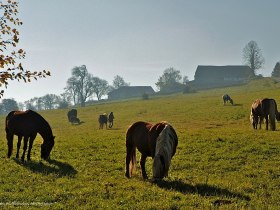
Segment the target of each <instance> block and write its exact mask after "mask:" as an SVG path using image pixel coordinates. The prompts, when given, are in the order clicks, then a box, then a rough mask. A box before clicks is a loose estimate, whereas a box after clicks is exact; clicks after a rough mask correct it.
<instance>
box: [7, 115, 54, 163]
mask: <svg viewBox="0 0 280 210" xmlns="http://www.w3.org/2000/svg"><path fill="white" fill-rule="evenodd" d="M37 133H39V134H40V135H41V136H42V138H43V144H42V145H41V158H43V159H45V160H47V159H49V157H50V152H51V150H52V148H53V146H54V138H55V137H54V136H53V133H52V129H51V127H50V125H49V123H48V122H47V121H46V120H45V119H44V118H43V117H42V116H41V115H39V114H38V113H36V112H34V111H32V110H27V111H11V112H10V113H9V114H8V115H7V117H6V138H7V143H8V158H10V157H11V155H12V151H13V137H14V135H17V136H18V143H17V154H16V157H17V158H19V149H20V146H21V140H22V137H23V138H24V139H23V141H24V146H23V153H22V156H21V160H22V161H24V157H25V152H26V150H27V144H28V141H29V147H28V153H27V160H30V152H31V149H32V145H33V142H34V139H35V138H36V136H37Z"/></svg>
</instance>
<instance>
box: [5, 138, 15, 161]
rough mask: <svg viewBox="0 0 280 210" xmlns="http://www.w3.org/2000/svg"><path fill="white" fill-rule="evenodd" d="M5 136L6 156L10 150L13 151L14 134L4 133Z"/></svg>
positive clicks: (10, 152) (9, 153)
mask: <svg viewBox="0 0 280 210" xmlns="http://www.w3.org/2000/svg"><path fill="white" fill-rule="evenodd" d="M6 138H7V144H8V155H7V156H8V158H10V157H11V155H12V152H13V140H14V135H13V134H8V133H7V134H6Z"/></svg>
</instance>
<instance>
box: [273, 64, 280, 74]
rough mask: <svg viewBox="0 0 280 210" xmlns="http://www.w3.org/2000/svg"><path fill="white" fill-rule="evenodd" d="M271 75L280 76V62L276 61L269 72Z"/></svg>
mask: <svg viewBox="0 0 280 210" xmlns="http://www.w3.org/2000/svg"><path fill="white" fill-rule="evenodd" d="M271 76H272V77H280V62H277V63H276V64H275V66H274V69H273V71H272V73H271Z"/></svg>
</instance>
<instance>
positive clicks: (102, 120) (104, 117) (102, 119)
mask: <svg viewBox="0 0 280 210" xmlns="http://www.w3.org/2000/svg"><path fill="white" fill-rule="evenodd" d="M98 122H99V129H103V127H104V125H105V126H106V129H107V122H108V117H107V114H106V113H104V114H101V115H99V118H98Z"/></svg>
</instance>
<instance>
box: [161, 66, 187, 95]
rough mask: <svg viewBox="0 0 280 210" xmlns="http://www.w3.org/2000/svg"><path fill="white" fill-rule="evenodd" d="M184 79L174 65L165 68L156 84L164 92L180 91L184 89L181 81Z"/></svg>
mask: <svg viewBox="0 0 280 210" xmlns="http://www.w3.org/2000/svg"><path fill="white" fill-rule="evenodd" d="M181 79H182V76H181V73H180V71H179V70H176V69H174V68H173V67H171V68H168V69H165V70H164V72H163V75H162V76H161V77H160V78H159V79H158V82H157V83H156V86H157V87H158V88H159V90H160V92H162V93H172V92H179V91H182V89H183V84H182V83H180V80H181Z"/></svg>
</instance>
